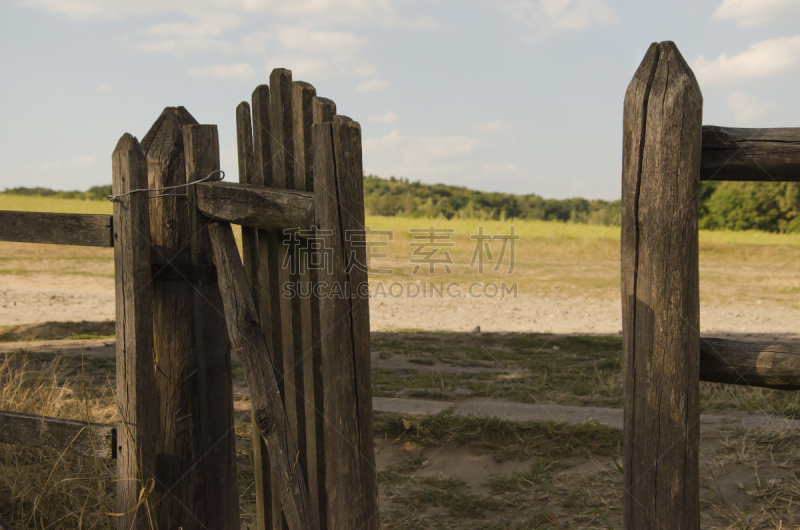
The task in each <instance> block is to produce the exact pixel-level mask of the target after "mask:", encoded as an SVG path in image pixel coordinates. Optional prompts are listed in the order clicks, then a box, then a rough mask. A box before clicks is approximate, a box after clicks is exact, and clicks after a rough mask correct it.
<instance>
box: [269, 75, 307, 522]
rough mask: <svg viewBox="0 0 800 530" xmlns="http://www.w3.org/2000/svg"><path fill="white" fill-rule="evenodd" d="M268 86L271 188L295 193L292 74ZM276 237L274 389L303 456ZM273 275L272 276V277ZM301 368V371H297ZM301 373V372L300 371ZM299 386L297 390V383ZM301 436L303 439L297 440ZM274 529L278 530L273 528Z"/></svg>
mask: <svg viewBox="0 0 800 530" xmlns="http://www.w3.org/2000/svg"><path fill="white" fill-rule="evenodd" d="M269 84H270V116H271V118H272V127H271V129H270V134H271V139H272V185H273V187H275V188H285V189H297V186H296V183H295V177H296V175H295V167H294V166H295V159H294V117H293V114H294V113H293V108H292V97H293V91H294V87H293V83H292V72H291V71H290V70H286V69H285V68H276V69H274V70H272V73H271V74H270V76H269ZM276 235H277V237H278V240H277V242H276V243H277V244H276V245H275V251H276V254H277V256H278V260H279V263H280V265H279V268H278V269H277V271H276V272H277V277H278V289H279V290H278V292H279V293H280V296H279V304H280V312H279V316H278V317H277V318H276V315H273V318H272V325H273V326H274V327H276V328H278V329H280V330H281V345H282V352H276V353H275V355H276V357H281V356H282V360H283V371H282V374H281V375H280V376H279V379H278V381H279V382H278V386H279V387H280V390H281V396H282V397H283V402H284V405H285V407H286V415H287V416H288V417H289V424H290V425H291V429H292V435H294V438H295V440H297V446H298V449H299V450H300V454H301V455H303V456H304V455H305V454H306V440H305V432H304V431H305V407H303V406H298V403H300V404H302V403H303V402H304V401H303V399H304V398H303V386H302V383H303V380H302V373H301V374H300V378H298V377H297V372H298V370H296V369H295V368H296V365H297V361H298V360H299V359H300V358H302V350H301V348H302V343H301V337H300V327H301V322H300V318H301V313H300V311H301V308H300V306H299V302H300V300H299V298H297V297H293V298H288V297H287V296H285V295H284V293H286V292H288V291H287V288H288V285H287V284H289V283H294V282H296V281H297V274H296V273H295V274H293V273H292V270H291V269H292V267H291V266H290V265H288V263H289V261H290V260H291V259H294V256H296V255H297V245H296V243H297V238H290V237H287V236H286V235H285V234H276ZM273 274H274V273H273ZM300 368H301V367H300ZM301 369H302V368H301ZM298 382H299V383H300V387H298V386H297V383H298ZM300 432H303V436H300ZM276 528H279V527H278V526H276Z"/></svg>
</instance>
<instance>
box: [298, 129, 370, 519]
mask: <svg viewBox="0 0 800 530" xmlns="http://www.w3.org/2000/svg"><path fill="white" fill-rule="evenodd" d="M313 134H314V137H313V139H314V190H315V193H314V198H315V201H316V204H315V214H316V225H317V227H318V228H319V230H320V233H321V234H325V237H326V238H327V239H328V240H327V241H326V246H327V247H328V248H331V249H332V251H331V252H330V257H331V261H332V267H331V268H330V269H329V270H326V269H319V270H318V271H317V272H318V279H319V281H320V284H321V285H327V286H328V290H327V292H323V296H322V297H321V298H320V301H319V304H320V323H321V344H320V346H321V356H322V371H323V373H324V374H325V380H324V383H323V384H324V388H323V389H324V402H325V420H326V426H325V463H326V477H325V480H326V489H327V494H328V513H327V515H328V527H329V528H370V529H372V528H378V527H379V518H378V504H377V497H378V490H377V480H376V472H375V455H374V448H373V439H372V394H371V383H370V381H371V375H370V356H369V293H368V285H367V284H366V281H367V275H366V272H365V271H361V270H359V269H358V267H352V268H350V269H347V268H346V264H347V263H348V260H349V259H350V257H351V252H355V255H356V257H357V258H359V259H361V260H362V261H361V263H365V262H366V261H365V256H364V255H363V254H364V253H365V249H364V248H361V247H357V246H354V245H352V242H351V241H352V239H351V238H350V237H348V236H352V234H353V233H357V232H358V231H361V232H362V233H363V230H364V203H363V190H362V165H361V164H362V162H361V128H360V126H359V125H358V123H356V122H341V123H321V124H315V125H314V129H313ZM328 234H330V235H328ZM356 240H357V238H356ZM345 293H346V294H345Z"/></svg>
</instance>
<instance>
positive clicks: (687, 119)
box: [621, 42, 800, 530]
mask: <svg viewBox="0 0 800 530" xmlns="http://www.w3.org/2000/svg"><path fill="white" fill-rule="evenodd" d="M702 109H703V97H702V95H701V93H700V88H699V87H698V84H697V81H696V80H695V77H694V74H693V73H692V71H691V69H690V68H689V66H688V65H687V64H686V62H685V61H684V59H683V57H682V56H681V54H680V52H679V51H678V49H677V48H676V47H675V45H674V44H673V43H672V42H662V43H654V44H653V45H651V46H650V49H649V50H648V51H647V54H646V55H645V57H644V60H643V61H642V63H641V64H640V65H639V68H638V70H637V71H636V74H635V75H634V77H633V80H632V81H631V83H630V85H629V86H628V90H627V93H626V95H625V109H624V125H623V134H624V138H623V168H622V243H621V250H622V252H621V256H622V315H623V371H624V391H625V424H624V430H625V432H624V451H625V455H624V500H623V521H624V528H626V529H629V530H634V529H636V530H641V529H651V528H652V529H656V528H659V529H661V528H700V483H699V447H700V424H699V420H700V404H699V393H700V381H701V380H703V381H713V382H717V383H727V384H737V385H752V386H760V387H766V388H774V389H785V390H797V389H800V349H798V348H792V347H786V346H779V345H767V344H755V343H747V342H736V341H729V340H722V339H702V338H701V337H700V293H699V259H698V205H699V197H698V192H699V186H700V181H701V180H717V181H719V180H739V181H741V180H747V181H759V182H778V181H793V182H798V181H800V129H794V128H793V129H730V128H721V127H709V126H702Z"/></svg>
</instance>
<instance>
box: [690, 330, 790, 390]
mask: <svg viewBox="0 0 800 530" xmlns="http://www.w3.org/2000/svg"><path fill="white" fill-rule="evenodd" d="M700 380H701V381H710V382H712V383H727V384H730V385H746V386H760V387H764V388H773V389H776V390H800V347H798V346H796V345H788V344H759V343H756V342H740V341H733V340H726V339H708V338H705V339H701V340H700Z"/></svg>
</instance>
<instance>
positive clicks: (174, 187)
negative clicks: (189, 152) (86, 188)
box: [108, 169, 225, 202]
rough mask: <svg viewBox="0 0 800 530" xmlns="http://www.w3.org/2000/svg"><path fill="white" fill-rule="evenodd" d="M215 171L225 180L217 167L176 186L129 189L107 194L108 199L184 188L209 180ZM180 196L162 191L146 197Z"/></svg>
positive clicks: (222, 172) (220, 178) (113, 199)
mask: <svg viewBox="0 0 800 530" xmlns="http://www.w3.org/2000/svg"><path fill="white" fill-rule="evenodd" d="M217 173H219V174H220V177H219V180H225V172H224V171H222V170H221V169H217V170H215V171H212V172H211V173H209V174H208V175H206V176H205V177H203V178H201V179H199V180H195V181H193V182H187V183H186V184H178V185H176V186H166V187H164V188H140V189H138V190H131V191H129V192H127V193H122V194H120V195H109V196H108V200H109V201H111V202H114V201H116V200H117V199H120V198H121V197H125V196H126V195H130V194H131V193H138V192H140V191H165V190H174V189H176V188H185V187H187V186H194V185H195V184H200V183H201V182H206V181H208V180H210V179H211V177H213V176H214V175H216V174H217ZM182 196H183V195H182V194H179V193H162V194H159V195H151V196H150V197H148V198H149V199H155V198H156V197H182Z"/></svg>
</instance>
